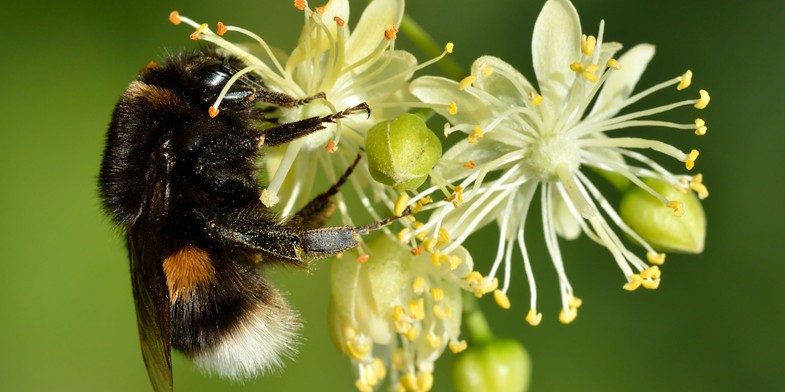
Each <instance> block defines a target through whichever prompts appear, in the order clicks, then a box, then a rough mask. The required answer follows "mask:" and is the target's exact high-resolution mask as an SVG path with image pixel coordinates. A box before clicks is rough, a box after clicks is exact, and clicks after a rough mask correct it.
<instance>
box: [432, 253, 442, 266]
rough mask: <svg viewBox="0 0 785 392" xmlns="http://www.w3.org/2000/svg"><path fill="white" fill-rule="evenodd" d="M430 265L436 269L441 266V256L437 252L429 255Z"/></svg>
mask: <svg viewBox="0 0 785 392" xmlns="http://www.w3.org/2000/svg"><path fill="white" fill-rule="evenodd" d="M431 264H433V266H434V267H436V268H439V267H441V266H442V254H441V253H439V251H438V250H437V251H435V252H433V254H431Z"/></svg>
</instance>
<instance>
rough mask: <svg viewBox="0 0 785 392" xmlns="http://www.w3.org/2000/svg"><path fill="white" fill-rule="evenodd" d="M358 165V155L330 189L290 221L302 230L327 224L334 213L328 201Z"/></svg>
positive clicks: (333, 204)
mask: <svg viewBox="0 0 785 392" xmlns="http://www.w3.org/2000/svg"><path fill="white" fill-rule="evenodd" d="M358 163H360V155H359V154H358V155H357V157H356V158H355V159H354V162H352V164H351V165H349V167H348V168H346V171H345V172H344V173H343V175H342V176H341V178H339V179H338V181H336V182H335V184H333V185H332V186H331V187H330V189H328V190H326V191H325V192H324V193H322V194H320V195H319V196H316V197H315V198H314V199H313V200H311V201H310V202H309V203H308V204H306V205H305V207H303V208H302V209H301V210H300V211H298V212H297V213H296V214H295V215H294V217H293V218H292V221H293V222H296V223H297V224H298V226H299V227H301V228H303V229H317V228H320V227H322V226H324V224H325V223H327V220H329V219H330V217H331V216H332V214H333V212H335V208H336V206H335V203H333V202H332V201H330V197H332V196H334V195H335V194H337V193H338V190H339V188H340V187H341V185H343V184H344V183H345V182H346V180H347V179H348V178H349V176H350V175H351V174H352V172H353V171H354V168H355V167H357V164H358Z"/></svg>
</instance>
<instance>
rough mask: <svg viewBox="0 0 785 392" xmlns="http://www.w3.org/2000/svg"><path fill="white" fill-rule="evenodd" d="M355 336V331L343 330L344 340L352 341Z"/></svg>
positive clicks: (349, 328) (347, 328)
mask: <svg viewBox="0 0 785 392" xmlns="http://www.w3.org/2000/svg"><path fill="white" fill-rule="evenodd" d="M355 336H357V331H355V330H354V328H352V327H346V328H344V329H343V337H344V338H346V340H352V339H354V337H355Z"/></svg>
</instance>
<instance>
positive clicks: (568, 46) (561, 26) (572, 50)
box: [532, 0, 581, 123]
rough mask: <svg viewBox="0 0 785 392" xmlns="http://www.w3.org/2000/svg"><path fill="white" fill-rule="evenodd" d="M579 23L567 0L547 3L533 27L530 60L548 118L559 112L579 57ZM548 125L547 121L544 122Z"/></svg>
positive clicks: (576, 13)
mask: <svg viewBox="0 0 785 392" xmlns="http://www.w3.org/2000/svg"><path fill="white" fill-rule="evenodd" d="M580 40H581V22H580V19H579V18H578V12H577V11H575V7H573V6H572V3H570V2H569V1H568V0H548V2H547V3H545V6H543V8H542V12H540V16H539V17H538V18H537V22H536V23H535V24H534V34H533V36H532V60H533V63H534V73H535V74H536V75H537V83H538V84H539V86H540V90H541V93H542V96H543V97H545V100H544V101H543V105H545V107H546V108H547V112H548V116H554V115H555V114H556V113H558V112H560V111H561V108H562V106H563V105H564V103H565V101H566V98H567V94H568V93H569V90H570V86H571V85H572V82H573V80H574V79H575V72H573V71H572V70H571V69H570V64H572V63H573V62H575V61H576V60H577V59H578V58H579V56H580V50H581V48H580ZM546 123H549V118H546Z"/></svg>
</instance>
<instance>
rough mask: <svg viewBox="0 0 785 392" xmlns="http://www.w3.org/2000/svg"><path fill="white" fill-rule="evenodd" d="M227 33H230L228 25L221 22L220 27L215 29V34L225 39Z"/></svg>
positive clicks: (217, 26)
mask: <svg viewBox="0 0 785 392" xmlns="http://www.w3.org/2000/svg"><path fill="white" fill-rule="evenodd" d="M227 31H229V29H228V28H227V27H226V25H225V24H223V22H220V21H219V22H218V25H216V27H215V33H216V34H218V35H220V36H222V37H223V35H224V34H226V32H227Z"/></svg>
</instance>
